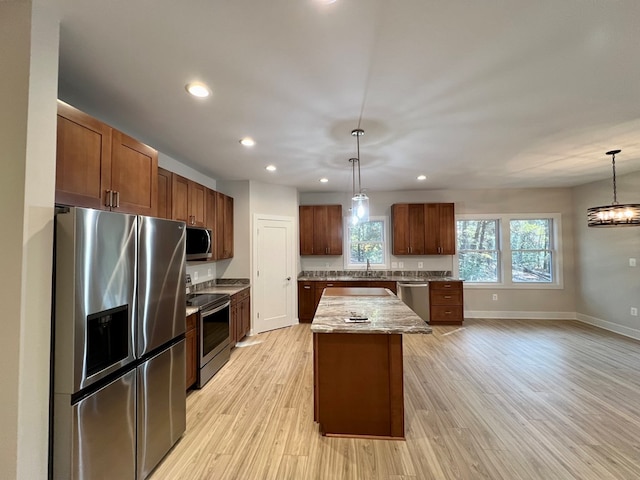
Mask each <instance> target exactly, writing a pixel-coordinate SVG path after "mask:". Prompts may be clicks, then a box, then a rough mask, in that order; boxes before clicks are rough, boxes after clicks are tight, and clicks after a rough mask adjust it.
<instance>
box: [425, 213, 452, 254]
mask: <svg viewBox="0 0 640 480" xmlns="http://www.w3.org/2000/svg"><path fill="white" fill-rule="evenodd" d="M424 217H425V225H426V230H425V234H424V243H425V254H427V255H454V254H455V253H456V219H455V212H454V207H453V203H427V204H425V211H424Z"/></svg>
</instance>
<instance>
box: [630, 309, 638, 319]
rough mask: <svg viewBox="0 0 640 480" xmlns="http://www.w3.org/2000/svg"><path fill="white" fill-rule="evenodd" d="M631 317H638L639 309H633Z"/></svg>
mask: <svg viewBox="0 0 640 480" xmlns="http://www.w3.org/2000/svg"><path fill="white" fill-rule="evenodd" d="M631 316H632V317H637V316H638V309H637V308H636V307H631Z"/></svg>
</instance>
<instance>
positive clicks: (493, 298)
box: [491, 293, 498, 302]
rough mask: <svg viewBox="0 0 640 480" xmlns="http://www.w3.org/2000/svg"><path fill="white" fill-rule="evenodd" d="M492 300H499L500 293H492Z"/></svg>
mask: <svg viewBox="0 0 640 480" xmlns="http://www.w3.org/2000/svg"><path fill="white" fill-rule="evenodd" d="M491 300H493V301H494V302H495V301H496V300H498V294H497V293H494V294H493V295H491Z"/></svg>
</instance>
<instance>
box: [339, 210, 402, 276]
mask: <svg viewBox="0 0 640 480" xmlns="http://www.w3.org/2000/svg"><path fill="white" fill-rule="evenodd" d="M369 220H375V221H382V222H383V225H384V227H383V228H384V240H385V241H384V260H385V263H384V265H383V264H379V263H378V264H376V265H371V270H388V269H389V262H390V258H391V237H389V233H390V232H389V217H386V216H370V217H369ZM342 223H343V232H344V235H343V246H342V252H343V255H342V260H343V265H344V269H345V270H366V269H367V266H366V265H351V264H349V227H350V225H351V217H350V216H346V217H343V219H342Z"/></svg>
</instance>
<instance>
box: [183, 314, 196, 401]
mask: <svg viewBox="0 0 640 480" xmlns="http://www.w3.org/2000/svg"><path fill="white" fill-rule="evenodd" d="M198 315H199V314H198V313H193V314H191V315H189V316H188V317H187V331H186V333H185V339H186V360H187V390H188V389H189V388H191V387H192V386H193V385H195V383H196V380H197V379H198V328H197V326H198Z"/></svg>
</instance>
